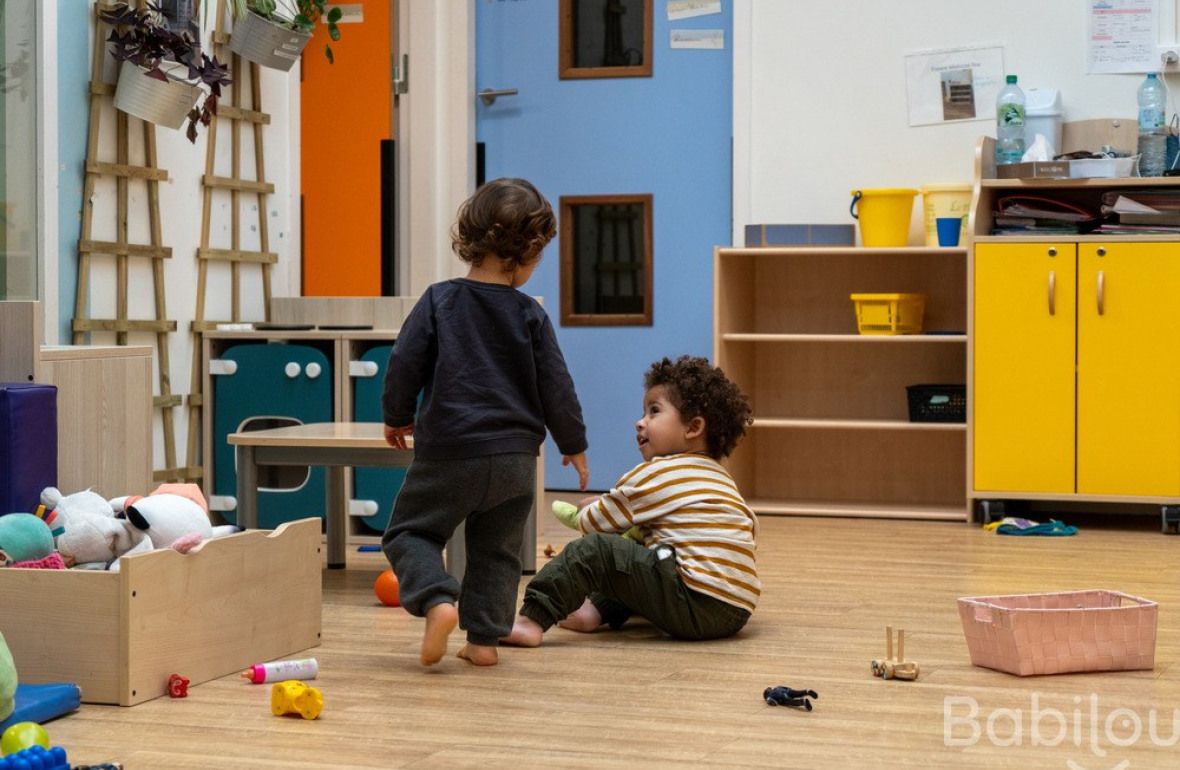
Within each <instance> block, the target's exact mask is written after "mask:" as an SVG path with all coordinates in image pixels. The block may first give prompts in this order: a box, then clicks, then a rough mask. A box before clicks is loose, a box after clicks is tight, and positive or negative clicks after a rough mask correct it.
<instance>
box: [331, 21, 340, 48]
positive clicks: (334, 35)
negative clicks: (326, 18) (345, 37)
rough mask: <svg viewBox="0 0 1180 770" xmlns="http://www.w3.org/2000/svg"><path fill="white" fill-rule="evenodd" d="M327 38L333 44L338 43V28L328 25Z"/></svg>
mask: <svg viewBox="0 0 1180 770" xmlns="http://www.w3.org/2000/svg"><path fill="white" fill-rule="evenodd" d="M328 37H330V38H332V42H333V43H336V42H339V41H340V28H339V27H337V26H336V25H335V24H329V25H328Z"/></svg>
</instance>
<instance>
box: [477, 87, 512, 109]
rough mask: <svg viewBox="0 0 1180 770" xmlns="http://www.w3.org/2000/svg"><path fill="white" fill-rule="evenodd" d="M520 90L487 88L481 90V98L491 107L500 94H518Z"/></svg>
mask: <svg viewBox="0 0 1180 770" xmlns="http://www.w3.org/2000/svg"><path fill="white" fill-rule="evenodd" d="M518 93H519V92H518V91H517V90H516V89H515V88H497V89H493V88H485V89H484V90H482V91H480V92H479V100H480V101H481V102H483V103H484V104H486V105H487V106H489V107H491V106H492V105H493V104H495V103H496V99H497V98H498V97H500V96H516V95H517V94H518Z"/></svg>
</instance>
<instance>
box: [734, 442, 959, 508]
mask: <svg viewBox="0 0 1180 770" xmlns="http://www.w3.org/2000/svg"><path fill="white" fill-rule="evenodd" d="M966 444H967V442H966V434H965V432H964V431H963V430H864V429H858V428H849V429H834V428H831V427H803V426H799V427H798V428H797V429H793V430H752V431H750V432H749V433H747V435H746V437H745V439H744V440H743V441H742V443H741V444H739V445H738V448H737V450H736V451H735V452H734V454H733V457H732V458H731V461H730V470H731V472H732V473H733V474H734V478H735V480H736V481H737V483H738V487H739V489H741V490H742V493H743V494H744V495H745V496H746V498H747V499H755V500H762V501H767V502H774V501H779V502H783V503H786V502H787V501H801V500H811V501H825V502H824V503H823V505H827V506H832V507H835V508H838V509H839V508H857V509H863V508H866V507H868V508H870V509H873V508H874V507H875V508H877V509H879V510H881V511H890V510H895V509H897V510H911V509H913V510H919V509H922V508H926V507H936V508H940V509H948V510H949V509H954V510H957V511H959V512H960V515H959V518H960V519H965V518H966V500H967V496H966V473H965V471H964V469H965V468H966ZM768 510H769V509H768ZM815 515H820V514H818V513H817V514H815Z"/></svg>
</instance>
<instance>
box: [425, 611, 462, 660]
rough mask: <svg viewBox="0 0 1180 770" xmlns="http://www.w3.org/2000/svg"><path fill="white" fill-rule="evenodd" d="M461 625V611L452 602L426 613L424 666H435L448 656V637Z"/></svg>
mask: <svg viewBox="0 0 1180 770" xmlns="http://www.w3.org/2000/svg"><path fill="white" fill-rule="evenodd" d="M457 625H459V611H458V610H456V609H455V605H453V604H451V603H450V602H443V603H442V604H436V605H434V606H433V607H431V608H430V609H428V610H427V611H426V631H425V632H423V634H422V652H421V658H422V665H423V666H433V665H434V664H435V663H438V662H439V661H440V660H442V658H443V656H444V655H446V654H447V637H448V636H450V635H451V632H452V631H454V630H455V626H457Z"/></svg>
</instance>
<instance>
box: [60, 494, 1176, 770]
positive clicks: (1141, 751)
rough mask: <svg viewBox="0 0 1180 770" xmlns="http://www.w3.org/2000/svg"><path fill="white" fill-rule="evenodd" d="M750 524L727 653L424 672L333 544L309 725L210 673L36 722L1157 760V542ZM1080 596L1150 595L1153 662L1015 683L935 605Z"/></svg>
mask: <svg viewBox="0 0 1180 770" xmlns="http://www.w3.org/2000/svg"><path fill="white" fill-rule="evenodd" d="M761 523H762V534H761V539H760V543H759V569H760V570H761V573H762V578H763V581H764V586H765V589H764V594H763V599H762V603H761V605H760V607H759V608H758V611H757V612H756V613H755V615H754V617H753V619H752V620H751V622H750V624H749V625H748V626H747V628H746V629H745V630H744V631H743V632H742V633H741V634H740V635H739V636H737V637H735V638H733V639H728V640H723V641H716V642H705V643H685V642H676V641H671V640H669V639H666V638H663V637H662V636H661V635H660V634H659V633H658V632H656V631H655V630H654V629H653V628H652V627H651V626H650V625H647V624H645V623H642V622H635V623H632V624H629V625H628V626H627V627H626V628H624V629H623V630H622V631H620V632H615V633H611V632H605V633H597V634H592V635H586V634H576V633H573V632H568V631H564V630H561V629H555V630H553V631H551V632H550V633H549V634H548V635H547V636H546V637H545V643H544V645H543V646H542V647H540V648H537V649H532V650H520V649H511V648H502V650H501V653H500V665H499V666H496V667H494V668H487V669H476V668H474V667H472V666H470V665H468V664H467V663H466V662H464V661H462V660H459V659H457V658H455V657H454V656H453V653H454V651H455V649H457V647H458V643H459V634H456V635H455V637H454V638H453V639H452V644H451V648H452V649H451V654H450V656H449V657H448V658H447V659H445V660H444V661H443V662H442V663H441V664H440V665H438V666H435V667H434V668H432V669H429V670H423V669H422V668H421V666H420V665H419V664H418V643H419V636H420V633H421V630H422V623H421V621H420V620H418V619H415V618H412V617H409V616H408V615H407V614H406V613H405V612H404V611H403V610H401V609H393V608H387V607H383V606H380V605H379V604H377V603H376V601H375V599H374V596H373V593H372V584H373V579H374V578H375V576H376V575H377V573H378V571H379V570H381V569H383V568H384V564H383V562H382V561H381V558H380V555H374V554H361V553H357V552H356V551H355V549H350V553H349V567H348V569H347V570H344V571H331V572H329V571H325V572H324V587H325V590H324V615H323V627H324V636H323V645H322V646H321V647H318V648H316V649H314V650H312V651H310V654H312V655H314V656H315V657H316V658H318V659H319V663H320V676H319V679H318V680H316V682H315V684H316V686H318V687H320V688H321V689H322V691H323V693H324V699H325V703H326V705H325V709H324V713H323V716H322V717H321V718H320V719H319V720H317V721H314V722H305V721H303V720H300V719H298V718H278V717H274V716H271V714H270V712H269V708H268V688H267V687H265V686H252V685H249V684H246V683H244V682H243V681H241V680H239V679H237V678H235V677H232V676H231V677H226V678H224V679H221V680H218V681H214V682H209V683H206V684H203V685H200V686H198V687H194V688H193V689H192V690H191V691H190V694H189V697H188V698H187V699H183V700H170V699H168V698H160V699H157V700H154V701H150V702H148V703H144V704H141V705H139V706H135V707H131V708H120V707H117V706H84V707H83V708H82V710H81V711H80V712H78V713H76V714H74V715H71V716H68V717H66V718H63V719H59V720H57V721H54V722H51V723H49V724H48V729H49V732H50V735H51V738H52V741H53V743H55V744H59V745H62V746H65V747H66V749H67V750H68V751H69V753H70V757H71V759H72V761H73V762H74V763H82V762H99V761H103V760H118V761H121V762H123V763H124V764H125V766H126V767H128V768H211V767H218V768H362V767H363V768H402V767H412V768H463V767H473V768H474V767H478V768H497V767H504V768H513V769H514V770H516V769H518V768H529V767H562V768H567V767H574V768H577V767H644V768H648V767H673V766H685V765H690V766H700V767H749V768H767V767H805V768H811V769H815V768H862V767H932V768H951V767H954V768H997V767H999V768H1022V769H1023V768H1041V767H1045V768H1075V770H1076V769H1077V768H1112V767H1118V768H1151V767H1156V768H1162V767H1175V766H1176V765H1177V759H1176V757H1177V756H1178V754H1177V750H1176V748H1175V746H1174V744H1175V743H1176V742H1177V737H1178V736H1180V733H1178V730H1180V713H1177V712H1176V711H1175V710H1176V709H1177V708H1178V707H1180V667H1178V666H1177V659H1178V657H1180V619H1178V618H1177V614H1176V610H1175V608H1176V607H1177V606H1178V605H1180V569H1178V566H1177V565H1178V564H1180V559H1178V558H1177V554H1180V538H1177V537H1166V536H1163V535H1161V534H1159V531H1158V527H1156V526H1155V523H1154V522H1152V521H1151V520H1149V519H1133V520H1132V519H1124V520H1121V521H1120V522H1117V523H1115V524H1114V525H1112V526H1099V525H1093V526H1092V525H1088V524H1087V525H1085V526H1084V528H1083V530H1082V532H1081V533H1080V534H1079V535H1078V536H1076V537H1068V538H1022V537H1005V536H998V535H994V534H989V533H985V532H983V531H981V530H980V529H978V528H976V527H972V526H968V525H966V524H953V523H949V524H948V523H929V522H896V521H895V522H890V521H869V520H835V519H800V518H778V517H763V518H762V522H761ZM538 539H539V543H538V547H539V548H543V547H544V546H545V545H546V544H547V543H552V544H553V545H554V546H560V545H561V544H562V543H563V542H564V541H565V540H566V539H568V530H563V529H561V527H560V525H557V524H552V525H547V526H546V527H545V529H544V531H542V532H541V533H540V535H539V538H538ZM544 560H545V559H544V557H539V561H540V562H541V563H543V562H544ZM521 585H522V587H523V585H524V583H523V582H522V584H521ZM1091 587H1101V588H1111V589H1118V590H1121V591H1125V592H1127V593H1132V594H1136V595H1139V596H1144V597H1148V598H1151V599H1155V600H1157V601H1159V602H1160V604H1161V613H1160V622H1161V627H1160V630H1159V636H1158V644H1157V648H1156V652H1157V654H1156V667H1155V670H1154V671H1137V672H1128V673H1104V674H1088V675H1067V676H1055V677H1039V678H1036V677H1033V678H1019V677H1015V676H1010V675H1008V674H1003V673H998V672H995V671H990V670H987V669H982V668H975V667H973V666H972V665H971V664H970V662H969V659H968V655H967V649H966V646H965V644H964V641H963V634H962V630H961V628H960V624H959V618H958V615H957V611H956V603H955V599H956V598H957V597H960V596H970V595H984V594H996V593H1028V592H1040V591H1055V590H1069V589H1077V588H1091ZM228 600H230V601H232V598H230V599H228ZM886 624H893V625H894V626H895V627H902V628H905V629H906V632H907V644H906V656H907V657H908V658H910V659H912V660H916V661H918V662H919V663H920V665H921V668H922V676H921V679H920V680H919V681H917V682H910V683H906V682H895V681H884V680H881V679H876V678H874V677H873V676H871V674H870V672H869V661H870V660H871V659H872V658H874V657H879V656H882V655H883V652H884V650H883V647H884V626H885V625H886ZM78 631H79V633H82V634H84V633H85V628H84V627H80V628H79V629H78ZM772 685H789V686H791V687H795V688H810V689H814V690H816V691H818V693H819V696H820V697H819V699H818V700H817V701H816V702H815V710H814V711H812V712H810V713H807V712H804V711H800V710H795V709H790V708H781V707H778V708H772V707H770V706H767V705H766V703H765V702H764V701H763V700H762V691H763V689H764V688H766V687H768V686H772ZM948 714H949V718H948ZM1174 719H1175V720H1177V724H1174V722H1173V720H1174ZM1152 728H1154V729H1152ZM1137 733H1138V734H1137Z"/></svg>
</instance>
